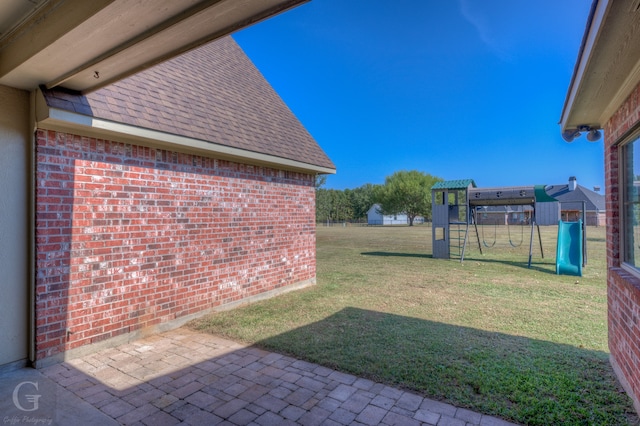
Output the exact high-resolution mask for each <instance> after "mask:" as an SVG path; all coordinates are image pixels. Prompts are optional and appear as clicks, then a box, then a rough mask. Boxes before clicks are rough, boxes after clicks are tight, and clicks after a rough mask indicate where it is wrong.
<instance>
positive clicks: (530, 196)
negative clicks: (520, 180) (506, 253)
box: [460, 187, 550, 268]
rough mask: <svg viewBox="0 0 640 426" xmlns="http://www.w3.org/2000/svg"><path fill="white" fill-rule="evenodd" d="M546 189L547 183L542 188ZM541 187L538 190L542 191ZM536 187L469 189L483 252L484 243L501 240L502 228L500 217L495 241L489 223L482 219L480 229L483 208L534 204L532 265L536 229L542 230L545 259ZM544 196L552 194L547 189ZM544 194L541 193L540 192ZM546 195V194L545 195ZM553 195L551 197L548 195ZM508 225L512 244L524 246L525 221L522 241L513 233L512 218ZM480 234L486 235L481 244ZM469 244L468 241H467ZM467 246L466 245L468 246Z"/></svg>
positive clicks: (531, 247)
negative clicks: (489, 238)
mask: <svg viewBox="0 0 640 426" xmlns="http://www.w3.org/2000/svg"><path fill="white" fill-rule="evenodd" d="M541 190H542V191H544V187H542V188H541ZM539 191H540V189H539V190H538V192H539ZM536 195H537V194H536V187H506V188H483V189H478V188H474V189H472V190H471V191H470V192H469V196H468V200H467V203H468V205H469V209H470V211H471V212H472V215H471V217H470V218H469V220H470V221H471V222H473V226H474V229H475V232H476V238H477V240H478V249H479V250H480V253H481V254H484V253H483V252H482V246H483V245H484V247H485V248H491V247H493V246H495V244H496V240H497V232H498V231H497V229H498V220H497V219H496V220H494V221H493V241H492V242H487V238H486V236H485V226H486V224H485V223H484V221H483V223H481V224H480V226H481V227H482V228H481V230H480V232H478V223H479V222H480V220H478V219H479V215H480V214H482V211H483V209H484V210H485V211H486V208H487V207H497V206H523V207H524V206H530V207H531V217H530V218H529V222H530V223H531V237H530V239H529V262H528V267H529V268H530V267H531V258H532V257H533V240H534V232H535V230H537V231H538V242H539V244H540V253H541V255H542V258H543V259H544V250H543V248H542V237H541V236H540V227H539V226H538V224H537V223H536ZM544 196H546V197H548V196H547V194H546V192H544ZM540 197H541V196H540ZM541 198H542V197H541ZM548 198H550V197H548ZM505 223H506V226H507V235H508V237H509V244H510V245H511V247H514V248H517V247H520V246H522V244H523V243H524V228H525V225H524V224H522V225H520V238H519V241H518V238H517V232H516V233H512V227H513V226H515V225H513V224H511V223H510V221H509V219H508V218H507V219H506V220H505ZM480 235H482V244H480ZM465 246H466V244H465ZM465 248H466V247H465ZM464 252H465V250H464V249H463V253H462V256H461V259H460V261H462V260H463V259H464Z"/></svg>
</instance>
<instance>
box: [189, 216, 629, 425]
mask: <svg viewBox="0 0 640 426" xmlns="http://www.w3.org/2000/svg"><path fill="white" fill-rule="evenodd" d="M481 230H482V229H481ZM483 231H484V238H485V239H486V240H488V241H487V243H492V242H493V240H494V233H495V241H496V244H495V246H493V247H492V248H484V247H483V248H484V251H485V253H484V255H481V254H480V252H479V250H478V244H477V242H476V241H475V234H474V235H472V238H473V239H472V240H471V241H470V244H469V250H468V252H467V254H466V256H465V261H464V263H462V264H461V263H460V262H458V261H454V260H439V259H433V258H432V257H431V228H430V226H415V227H319V228H318V232H317V281H318V283H317V285H316V286H313V287H311V288H307V289H304V290H300V291H296V292H292V293H287V294H284V295H282V296H279V297H276V298H273V299H270V300H267V301H263V302H259V303H255V304H252V305H248V306H245V307H242V308H239V309H235V310H233V311H228V312H221V313H217V314H213V315H210V316H208V317H206V318H202V319H200V320H197V321H195V322H193V323H191V326H192V327H195V328H197V329H199V330H205V331H207V332H210V333H214V334H219V335H222V336H225V337H228V338H231V339H236V340H239V341H244V342H250V343H254V344H256V345H258V346H260V347H263V348H266V349H269V350H273V351H276V352H280V353H285V354H289V355H292V356H295V357H298V358H301V359H305V360H309V361H312V362H316V363H319V364H322V365H326V366H329V367H332V368H336V369H339V370H342V371H345V372H349V373H352V374H356V375H360V376H364V377H367V378H370V379H373V380H376V381H380V382H383V383H387V384H391V385H395V386H399V387H402V388H404V389H410V390H412V391H415V392H417V393H420V394H422V395H424V396H427V397H430V398H434V399H439V400H442V401H446V402H449V403H451V404H454V405H457V406H461V407H467V408H470V409H472V410H476V411H479V412H482V413H485V414H490V415H494V416H499V417H502V418H504V419H507V420H510V421H514V422H518V423H523V424H530V425H549V424H597V425H602V424H611V425H613V424H616V425H617V424H638V423H639V422H638V418H637V416H636V415H635V412H634V410H633V408H632V405H631V402H630V399H629V398H628V397H627V396H626V394H624V393H623V392H622V391H621V388H620V386H619V384H618V382H617V381H616V379H615V376H614V374H613V371H612V369H611V367H610V365H609V362H608V349H607V319H606V309H607V296H606V269H605V265H606V259H605V232H604V228H592V227H589V228H588V231H587V236H588V264H587V266H586V268H585V269H584V271H583V272H584V274H583V275H584V276H583V277H572V276H557V275H555V239H556V233H557V228H556V227H541V231H542V241H543V249H544V253H545V255H546V257H545V258H544V259H542V258H541V254H540V248H539V245H537V244H534V256H533V263H532V267H531V268H530V269H529V268H527V260H528V250H529V246H528V243H529V229H524V230H522V229H521V228H520V227H517V226H516V227H511V228H507V227H498V228H494V227H486V228H485V229H484V230H483ZM509 231H510V232H511V240H512V242H513V243H519V242H520V240H521V236H522V235H524V241H523V244H522V245H521V246H520V247H516V248H514V247H512V245H511V244H510V243H509V234H508V232H509ZM522 231H524V234H523V232H522ZM481 237H482V235H481ZM536 243H537V240H536Z"/></svg>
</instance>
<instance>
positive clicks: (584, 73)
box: [560, 0, 640, 413]
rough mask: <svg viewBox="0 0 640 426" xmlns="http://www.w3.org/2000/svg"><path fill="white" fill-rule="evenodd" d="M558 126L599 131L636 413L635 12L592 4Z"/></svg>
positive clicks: (612, 272) (614, 333)
mask: <svg viewBox="0 0 640 426" xmlns="http://www.w3.org/2000/svg"><path fill="white" fill-rule="evenodd" d="M560 124H561V126H562V132H563V137H564V138H565V139H566V140H567V141H572V140H573V139H575V138H576V137H577V136H579V134H580V133H581V132H588V133H589V135H588V139H589V140H594V139H596V138H597V136H598V135H597V132H598V130H599V129H602V130H604V152H605V156H604V157H605V164H604V166H605V185H606V191H605V192H606V195H605V199H606V227H607V289H608V290H607V291H608V324H609V350H610V352H611V356H610V359H611V364H612V366H613V368H614V370H615V372H616V374H617V376H618V378H619V379H620V382H621V383H622V385H623V386H624V388H625V390H626V391H627V393H628V394H629V395H630V396H631V398H632V399H633V402H634V405H635V408H636V410H637V411H638V412H639V413H640V248H639V247H640V214H639V212H640V198H639V197H638V190H637V188H638V181H639V180H640V6H639V3H638V2H637V1H630V0H629V1H612V0H595V1H594V2H593V4H592V8H591V13H590V15H589V19H588V22H587V26H586V30H585V33H584V37H583V41H582V46H581V47H580V51H579V53H578V59H577V61H576V66H575V69H574V73H573V77H572V79H571V83H570V86H569V89H568V92H567V97H566V101H565V105H564V108H563V110H562V117H561V121H560Z"/></svg>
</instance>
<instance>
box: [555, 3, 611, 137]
mask: <svg viewBox="0 0 640 426" xmlns="http://www.w3.org/2000/svg"><path fill="white" fill-rule="evenodd" d="M609 1H610V0H598V4H597V5H596V10H595V11H594V13H593V18H592V19H591V24H590V25H589V28H588V29H586V31H587V34H586V39H585V41H584V45H583V46H582V50H581V51H580V52H579V53H578V54H579V61H580V62H579V63H578V64H577V68H576V69H575V70H574V73H573V76H572V77H571V85H570V87H569V92H568V95H567V100H566V102H565V105H564V108H563V110H562V117H561V118H560V128H561V131H565V130H567V128H566V126H567V120H568V119H569V115H570V114H571V110H572V109H573V103H574V102H575V99H576V95H577V93H578V89H579V88H580V85H581V84H582V79H583V77H584V72H585V70H586V68H587V66H588V65H589V62H590V61H591V54H592V53H593V48H594V46H595V43H596V40H597V39H598V35H599V33H600V29H601V28H602V22H603V21H604V17H605V15H606V12H607V10H608V8H609Z"/></svg>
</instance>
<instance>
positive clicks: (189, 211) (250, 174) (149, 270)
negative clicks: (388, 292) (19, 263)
mask: <svg viewBox="0 0 640 426" xmlns="http://www.w3.org/2000/svg"><path fill="white" fill-rule="evenodd" d="M36 149H37V151H36V152H37V164H36V272H37V276H36V359H37V360H41V359H44V358H47V357H50V356H53V355H56V354H58V353H60V352H63V351H65V350H69V349H72V348H77V347H80V346H83V345H86V344H89V343H95V342H99V341H102V340H105V339H108V338H111V337H115V336H118V335H121V334H124V333H128V332H130V331H134V330H141V329H145V328H147V327H151V326H154V325H157V324H159V323H163V322H166V321H170V320H173V319H176V318H180V317H184V316H186V315H192V314H195V313H197V312H201V311H206V310H209V309H212V308H214V307H216V306H221V305H224V304H228V303H230V302H237V301H239V300H242V299H245V298H247V297H252V296H255V295H258V294H261V293H264V292H266V291H271V290H275V289H279V288H283V287H285V286H288V285H293V284H299V283H302V282H305V281H311V282H312V281H313V280H314V279H315V274H316V264H315V191H314V176H313V175H308V174H301V173H294V172H287V171H281V170H276V169H272V168H264V167H258V166H251V165H245V164H239V163H234V162H230V161H224V160H219V159H215V158H209V157H203V156H198V155H191V154H183V153H176V152H171V151H166V150H162V149H153V148H148V147H141V146H135V145H128V144H123V143H116V142H110V141H103V140H96V139H92V138H86V137H80V136H75V135H71V134H65V133H57V132H53V131H44V130H39V131H38V132H37V148H36Z"/></svg>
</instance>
